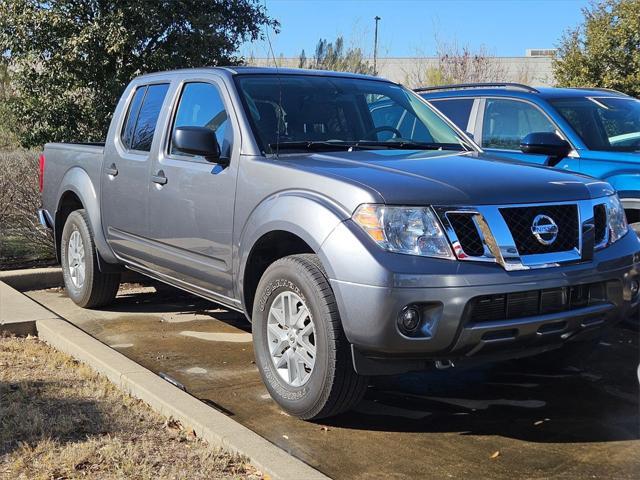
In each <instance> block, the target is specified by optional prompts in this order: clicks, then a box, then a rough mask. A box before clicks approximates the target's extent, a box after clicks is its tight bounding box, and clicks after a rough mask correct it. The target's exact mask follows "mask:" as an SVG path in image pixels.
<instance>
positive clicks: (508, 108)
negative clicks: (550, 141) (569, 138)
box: [482, 98, 556, 150]
mask: <svg viewBox="0 0 640 480" xmlns="http://www.w3.org/2000/svg"><path fill="white" fill-rule="evenodd" d="M555 131H556V128H555V127H554V125H553V124H552V123H551V121H550V120H549V119H548V118H547V117H546V116H545V115H544V114H543V113H542V112H541V111H540V110H538V108H536V107H534V106H533V105H531V104H529V103H526V102H521V101H518V100H509V99H504V98H488V99H487V100H486V104H485V109H484V119H483V122H482V146H483V147H486V148H497V149H503V150H518V149H519V148H520V141H521V140H522V139H523V138H524V137H525V136H526V135H528V134H530V133H533V132H555Z"/></svg>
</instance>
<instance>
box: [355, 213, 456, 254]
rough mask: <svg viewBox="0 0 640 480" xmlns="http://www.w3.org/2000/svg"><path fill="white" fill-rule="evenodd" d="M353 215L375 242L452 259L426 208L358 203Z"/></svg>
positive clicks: (407, 252) (439, 227) (445, 241)
mask: <svg viewBox="0 0 640 480" xmlns="http://www.w3.org/2000/svg"><path fill="white" fill-rule="evenodd" d="M352 218H353V221H354V222H356V223H357V224H358V225H360V227H362V229H363V230H364V231H365V232H367V234H368V235H369V236H370V237H371V238H372V239H373V240H374V241H375V242H376V243H377V244H378V245H380V246H381V247H382V248H384V249H385V250H388V251H390V252H396V253H405V254H408V255H420V256H424V257H438V258H449V259H455V257H454V256H453V253H452V252H451V247H449V242H448V241H447V237H446V236H445V234H444V232H443V231H442V227H441V226H440V223H439V222H438V219H437V218H436V216H435V214H434V213H433V210H431V208H429V207H390V206H387V205H360V206H359V207H358V208H357V209H356V211H355V213H354V214H353V217H352Z"/></svg>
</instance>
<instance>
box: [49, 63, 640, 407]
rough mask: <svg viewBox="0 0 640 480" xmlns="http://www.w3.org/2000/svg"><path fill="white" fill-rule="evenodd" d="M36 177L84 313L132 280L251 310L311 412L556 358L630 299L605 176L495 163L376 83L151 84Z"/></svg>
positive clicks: (431, 114) (270, 374) (270, 365)
mask: <svg viewBox="0 0 640 480" xmlns="http://www.w3.org/2000/svg"><path fill="white" fill-rule="evenodd" d="M389 106H391V107H392V108H389ZM383 107H384V108H383ZM41 172H42V174H43V179H41V180H43V184H44V188H43V192H42V200H43V210H42V211H41V212H40V214H41V221H42V222H43V223H44V224H46V225H47V226H49V227H50V228H52V229H53V232H54V236H55V240H56V246H57V253H58V256H59V260H60V262H61V263H62V267H63V272H64V281H65V286H66V289H67V292H68V295H69V296H70V297H71V298H72V299H73V300H74V301H75V302H76V303H77V304H78V305H81V306H83V307H87V308H92V307H93V308H95V307H100V306H104V305H106V304H108V303H109V302H111V301H113V300H114V298H115V295H116V292H117V290H118V285H119V281H120V272H121V271H122V270H123V269H125V268H126V269H131V270H135V271H137V272H140V273H142V274H144V275H147V276H149V277H152V278H153V279H155V280H159V281H162V282H165V283H167V284H170V285H173V286H175V287H178V288H181V289H183V290H186V291H189V292H191V293H194V294H196V295H199V296H201V297H204V298H207V299H210V300H212V301H214V302H217V303H219V304H222V305H225V306H226V307H228V308H230V309H233V310H237V311H240V312H244V314H245V315H246V316H247V318H248V319H249V320H250V321H251V323H252V330H253V338H254V342H253V343H254V349H255V358H256V363H257V365H258V367H259V370H260V373H261V375H262V378H263V379H264V382H265V384H266V386H267V388H268V390H269V392H270V393H271V395H272V397H273V398H274V399H275V400H276V402H278V403H279V404H280V405H281V406H282V407H283V408H284V409H285V410H286V411H288V412H290V413H291V414H293V415H296V416H298V417H300V418H304V419H312V418H321V417H327V416H331V415H335V414H338V413H340V412H343V411H346V410H348V409H350V408H351V407H353V406H354V405H355V404H356V403H357V402H358V401H359V400H360V399H361V398H362V396H363V394H364V392H365V390H366V388H367V384H368V382H367V378H368V376H370V375H384V374H394V373H400V372H406V371H412V370H421V369H426V368H430V367H437V368H448V367H451V366H454V365H464V364H471V363H473V362H477V361H487V360H499V359H507V358H515V357H531V356H533V355H537V357H536V358H539V359H540V361H541V362H542V361H546V360H545V359H549V358H551V359H552V361H553V362H561V361H562V359H564V358H566V356H567V355H568V353H569V352H572V353H575V352H581V351H583V349H584V347H585V346H589V345H593V343H594V341H595V339H597V337H598V335H599V333H601V331H602V329H603V328H604V327H607V326H610V325H612V324H614V323H615V322H616V321H617V320H618V319H620V318H622V317H623V316H626V315H629V314H631V312H634V311H636V310H637V308H638V304H639V298H640V296H639V293H638V288H639V287H638V282H639V280H640V241H639V239H638V237H637V236H636V235H635V234H630V233H629V228H628V226H627V222H626V219H625V216H624V212H623V210H622V207H621V205H620V201H619V200H618V197H617V195H616V193H615V191H614V190H613V189H612V188H611V186H610V185H609V184H608V183H606V182H603V181H599V180H595V179H592V178H589V177H586V176H581V175H573V174H568V173H564V172H561V171H557V170H552V169H548V168H543V167H536V166H526V165H521V164H514V163H512V162H503V161H500V160H497V159H493V158H489V157H486V156H485V155H484V154H483V153H482V151H481V150H480V148H479V147H478V146H477V145H475V144H474V143H473V141H472V140H471V139H469V138H468V137H467V136H466V135H465V134H464V133H463V132H462V131H460V130H459V129H458V128H457V127H455V126H454V125H453V124H452V123H451V122H449V121H448V120H447V119H446V118H444V117H443V116H441V114H440V113H438V112H437V111H435V110H434V109H432V108H431V107H430V106H429V105H428V104H427V103H426V102H425V101H423V100H422V99H421V98H420V97H418V96H417V95H415V94H414V93H413V92H411V91H409V90H408V89H406V88H404V87H402V86H400V85H398V84H395V83H392V82H389V81H386V80H383V79H380V78H374V77H367V76H359V75H353V74H340V73H333V72H324V71H323V72H314V71H305V70H283V69H259V68H249V67H246V68H241V67H238V68H236V67H233V68H205V69H195V70H183V71H174V72H165V73H156V74H150V75H144V76H141V77H139V78H136V79H135V80H133V81H132V82H131V84H130V85H129V86H128V87H127V89H126V90H125V92H124V94H123V95H122V98H121V100H120V102H119V104H118V106H117V108H116V110H115V113H114V116H113V120H112V122H111V127H110V129H109V132H108V136H107V138H106V141H105V143H104V144H60V143H55V144H48V145H46V146H45V150H44V154H43V156H42V158H41Z"/></svg>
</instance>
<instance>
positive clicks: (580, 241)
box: [433, 199, 607, 308]
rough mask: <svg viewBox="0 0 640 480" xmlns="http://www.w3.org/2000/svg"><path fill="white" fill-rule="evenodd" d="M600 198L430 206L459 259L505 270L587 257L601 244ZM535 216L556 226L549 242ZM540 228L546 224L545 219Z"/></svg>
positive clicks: (584, 260) (583, 260)
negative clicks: (550, 220) (491, 263)
mask: <svg viewBox="0 0 640 480" xmlns="http://www.w3.org/2000/svg"><path fill="white" fill-rule="evenodd" d="M603 201H604V199H597V200H580V201H574V202H558V203H542V204H527V205H522V204H518V205H479V206H455V207H449V206H434V207H433V209H434V210H435V212H436V213H437V215H438V217H439V219H440V221H441V223H442V226H443V227H444V229H445V232H446V234H447V236H448V238H449V240H450V242H451V245H452V247H453V252H454V254H455V256H456V258H457V259H458V260H464V261H472V262H493V263H498V264H499V265H501V266H502V267H503V268H504V269H505V270H526V269H531V268H546V267H554V266H558V265H561V264H564V263H570V262H587V261H590V260H591V259H592V258H593V252H594V250H596V249H598V248H601V247H602V245H603V244H602V243H601V242H599V239H600V238H601V237H602V235H603V233H602V230H603V227H602V224H603V222H604V223H605V227H604V232H605V233H604V235H605V239H606V236H607V235H606V218H603V215H602V214H603V212H604V210H602V207H601V204H602V203H603ZM604 213H605V214H606V212H604ZM539 215H543V216H547V217H549V218H550V219H552V220H553V223H555V226H553V225H552V226H553V228H554V229H555V227H556V226H557V229H556V230H555V231H554V232H552V233H553V234H552V235H551V236H552V237H553V236H554V235H555V234H557V236H556V237H555V238H554V240H553V241H551V242H550V241H549V238H550V237H549V232H548V231H547V230H544V228H543V230H540V228H535V227H540V223H539V222H538V223H537V224H536V225H535V226H534V219H536V217H537V216H539ZM605 217H606V215H605ZM547 220H548V219H547ZM542 226H543V227H548V226H549V222H547V223H546V224H543V225H542ZM540 239H542V240H543V241H540ZM534 242H535V243H534ZM604 243H606V241H605V242H604ZM538 244H539V245H538ZM516 303H517V302H516ZM523 308H525V307H523Z"/></svg>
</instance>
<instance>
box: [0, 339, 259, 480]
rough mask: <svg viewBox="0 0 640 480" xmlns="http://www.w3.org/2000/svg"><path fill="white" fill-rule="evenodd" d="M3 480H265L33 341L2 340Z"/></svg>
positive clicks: (0, 423) (85, 368) (0, 459)
mask: <svg viewBox="0 0 640 480" xmlns="http://www.w3.org/2000/svg"><path fill="white" fill-rule="evenodd" d="M0 478H2V479H29V480H31V479H73V478H101V479H116V478H118V479H121V478H135V479H182V478H189V479H210V478H243V479H247V478H248V479H257V478H262V476H261V474H260V472H257V471H256V470H255V469H253V467H251V466H250V465H248V464H247V463H245V462H244V461H243V459H242V458H240V457H238V456H236V455H232V454H230V453H228V452H225V451H221V450H216V449H213V448H212V447H210V446H208V445H207V444H206V443H205V442H204V441H202V440H200V439H198V438H196V436H195V434H194V433H193V432H192V431H191V432H190V431H187V430H185V429H184V428H182V426H181V425H180V424H179V423H178V422H177V421H175V420H168V421H167V420H165V419H164V418H163V417H161V416H160V415H158V414H157V413H155V412H154V411H152V410H151V409H150V408H149V407H148V406H147V405H146V404H144V403H143V402H141V401H139V400H136V399H134V398H132V397H130V396H128V395H126V394H125V393H123V392H121V391H120V390H118V389H117V388H116V387H115V386H114V385H112V384H111V383H110V382H109V381H108V380H106V379H105V378H104V377H102V376H100V375H98V374H96V373H95V372H93V371H92V370H91V369H90V368H89V367H88V366H86V365H83V364H80V363H78V362H77V361H75V360H74V359H73V358H71V357H69V356H68V355H66V354H63V353H60V352H58V351H57V350H55V349H53V348H51V347H49V346H48V345H46V344H44V343H43V342H41V341H40V340H38V339H37V338H35V337H27V338H16V337H6V336H5V337H1V338H0Z"/></svg>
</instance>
